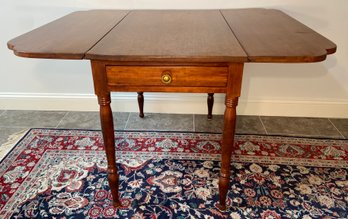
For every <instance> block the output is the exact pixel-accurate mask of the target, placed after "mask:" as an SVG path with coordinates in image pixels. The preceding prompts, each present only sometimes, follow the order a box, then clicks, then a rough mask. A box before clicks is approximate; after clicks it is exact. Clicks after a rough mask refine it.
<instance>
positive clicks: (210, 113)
mask: <svg viewBox="0 0 348 219" xmlns="http://www.w3.org/2000/svg"><path fill="white" fill-rule="evenodd" d="M207 104H208V119H212V118H213V105H214V93H208V98H207Z"/></svg>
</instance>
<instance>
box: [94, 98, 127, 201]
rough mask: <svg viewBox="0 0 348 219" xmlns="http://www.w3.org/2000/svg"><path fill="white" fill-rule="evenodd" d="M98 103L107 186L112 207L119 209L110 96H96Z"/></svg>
mask: <svg viewBox="0 0 348 219" xmlns="http://www.w3.org/2000/svg"><path fill="white" fill-rule="evenodd" d="M98 102H99V105H100V121H101V127H102V132H103V139H104V147H105V152H106V158H107V162H108V169H107V171H108V180H109V186H110V190H111V194H112V198H113V205H114V206H115V207H119V206H121V203H120V201H119V198H118V170H117V167H116V156H115V134H114V122H113V118H112V111H111V107H110V103H111V99H110V94H108V95H105V96H98Z"/></svg>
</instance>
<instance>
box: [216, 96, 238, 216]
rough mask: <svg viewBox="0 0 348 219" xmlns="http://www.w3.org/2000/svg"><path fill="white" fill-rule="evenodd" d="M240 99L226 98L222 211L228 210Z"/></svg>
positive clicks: (222, 160)
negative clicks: (237, 109) (237, 110)
mask: <svg viewBox="0 0 348 219" xmlns="http://www.w3.org/2000/svg"><path fill="white" fill-rule="evenodd" d="M237 103H238V97H236V98H233V99H227V98H226V110H225V116H224V132H223V139H222V149H221V171H220V178H219V195H220V204H219V208H220V209H221V210H225V209H226V196H227V191H228V189H229V184H230V177H231V155H232V150H233V148H234V147H233V146H234V134H235V125H236V107H237Z"/></svg>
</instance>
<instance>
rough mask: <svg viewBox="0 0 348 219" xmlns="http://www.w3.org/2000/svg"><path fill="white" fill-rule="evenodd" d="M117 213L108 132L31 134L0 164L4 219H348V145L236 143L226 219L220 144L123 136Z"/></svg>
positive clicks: (250, 139) (158, 135) (208, 138)
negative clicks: (106, 147)
mask: <svg viewBox="0 0 348 219" xmlns="http://www.w3.org/2000/svg"><path fill="white" fill-rule="evenodd" d="M116 138H117V139H116V140H117V141H116V146H117V150H118V152H117V157H118V161H119V162H118V167H119V170H120V197H121V200H122V203H123V205H124V207H122V208H119V209H115V208H113V207H112V205H111V195H110V192H109V186H108V182H107V178H106V160H105V153H104V151H103V147H102V137H101V132H100V131H83V130H51V129H31V130H30V131H29V132H28V133H27V134H26V135H25V137H24V138H23V139H22V140H21V141H19V142H18V143H17V145H16V146H15V147H14V148H13V149H12V151H11V152H10V153H9V154H8V155H7V156H6V157H5V158H4V160H3V161H2V162H1V163H0V218H204V219H206V218H233V219H236V218H307V219H308V218H326V217H327V218H347V217H348V211H347V209H348V207H347V204H348V179H347V171H348V170H347V167H348V141H347V140H332V139H331V140H330V139H309V138H293V137H277V136H256V135H238V136H236V145H237V148H238V149H237V150H236V151H235V154H234V155H233V161H234V162H233V164H232V177H231V188H230V191H229V193H228V205H229V207H228V209H227V210H226V211H219V210H218V208H217V207H216V203H217V200H218V185H217V184H218V175H219V169H220V167H219V166H220V162H219V159H220V155H219V150H220V143H221V142H220V139H221V135H220V134H207V133H173V132H135V131H134V132H131V131H122V132H117V134H116Z"/></svg>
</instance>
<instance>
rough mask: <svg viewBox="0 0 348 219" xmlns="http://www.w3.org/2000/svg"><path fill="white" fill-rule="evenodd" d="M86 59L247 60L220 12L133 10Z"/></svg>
mask: <svg viewBox="0 0 348 219" xmlns="http://www.w3.org/2000/svg"><path fill="white" fill-rule="evenodd" d="M86 58H87V59H101V60H117V61H166V60H167V61H168V60H170V61H171V62H173V61H176V62H179V61H183V62H188V61H191V62H236V61H238V62H244V61H246V60H247V58H246V54H245V53H244V51H243V49H242V48H241V47H240V45H239V43H238V41H237V40H236V38H235V37H234V35H233V33H232V32H231V31H230V29H229V27H228V25H227V24H226V22H225V21H224V18H223V17H222V16H221V14H220V12H219V11H218V10H206V11H202V10H187V11H182V10H171V11H169V10H168V11H163V10H157V11H132V12H131V13H130V14H128V16H127V17H126V19H124V20H123V21H122V22H121V23H120V24H119V25H117V27H115V28H114V29H113V30H112V31H111V32H110V33H109V34H108V35H107V36H106V37H105V38H104V39H102V40H101V41H100V42H99V43H98V44H97V45H96V46H94V47H93V49H91V50H90V51H89V52H88V53H87V54H86Z"/></svg>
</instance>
